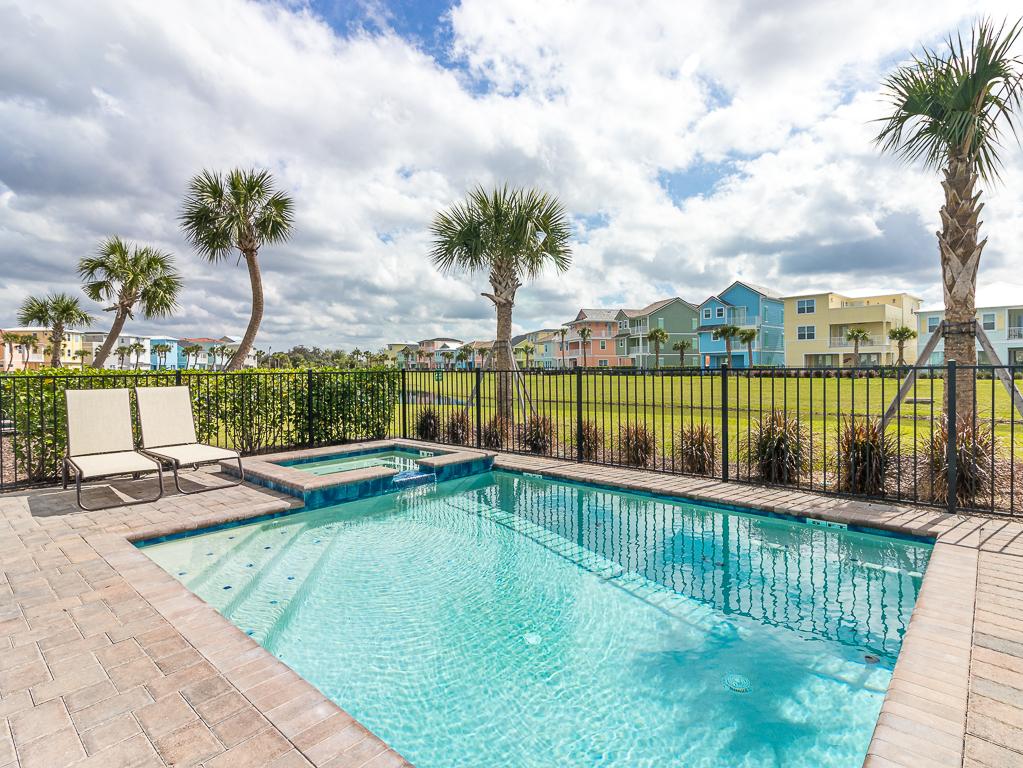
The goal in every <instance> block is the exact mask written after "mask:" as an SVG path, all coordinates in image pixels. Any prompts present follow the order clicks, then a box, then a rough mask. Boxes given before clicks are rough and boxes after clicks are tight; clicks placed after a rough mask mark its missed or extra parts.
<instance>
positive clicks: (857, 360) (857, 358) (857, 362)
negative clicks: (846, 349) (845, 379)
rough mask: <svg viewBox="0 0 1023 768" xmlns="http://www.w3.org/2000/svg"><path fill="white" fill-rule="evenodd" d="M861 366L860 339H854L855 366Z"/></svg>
mask: <svg viewBox="0 0 1023 768" xmlns="http://www.w3.org/2000/svg"><path fill="white" fill-rule="evenodd" d="M859 367H860V340H859V339H854V340H853V368H859Z"/></svg>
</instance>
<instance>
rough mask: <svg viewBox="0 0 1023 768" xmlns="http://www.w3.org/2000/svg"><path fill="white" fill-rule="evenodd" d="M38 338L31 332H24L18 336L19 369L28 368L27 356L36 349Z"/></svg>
mask: <svg viewBox="0 0 1023 768" xmlns="http://www.w3.org/2000/svg"><path fill="white" fill-rule="evenodd" d="M38 344H39V342H38V340H37V339H36V337H35V336H34V335H33V334H31V333H26V334H24V335H23V336H21V337H20V340H19V342H18V351H19V352H21V369H22V370H25V369H26V368H28V356H29V355H31V354H32V353H33V352H35V351H36V349H38V348H39V347H38Z"/></svg>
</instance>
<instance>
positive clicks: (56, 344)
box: [50, 323, 64, 368]
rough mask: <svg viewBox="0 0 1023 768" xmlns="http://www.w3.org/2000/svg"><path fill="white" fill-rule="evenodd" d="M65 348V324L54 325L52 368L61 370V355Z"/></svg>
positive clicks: (51, 338)
mask: <svg viewBox="0 0 1023 768" xmlns="http://www.w3.org/2000/svg"><path fill="white" fill-rule="evenodd" d="M63 347H64V324H63V323H54V324H53V332H52V333H51V334H50V367H51V368H60V353H61V350H62V349H63Z"/></svg>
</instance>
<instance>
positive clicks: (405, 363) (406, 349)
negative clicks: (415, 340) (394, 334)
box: [401, 344, 412, 368]
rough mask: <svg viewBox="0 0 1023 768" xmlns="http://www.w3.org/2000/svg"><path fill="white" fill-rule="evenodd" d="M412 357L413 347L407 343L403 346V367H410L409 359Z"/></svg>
mask: <svg viewBox="0 0 1023 768" xmlns="http://www.w3.org/2000/svg"><path fill="white" fill-rule="evenodd" d="M411 358H412V347H410V346H408V345H407V344H406V345H405V346H404V347H402V348H401V367H402V368H408V361H409V360H410V359H411Z"/></svg>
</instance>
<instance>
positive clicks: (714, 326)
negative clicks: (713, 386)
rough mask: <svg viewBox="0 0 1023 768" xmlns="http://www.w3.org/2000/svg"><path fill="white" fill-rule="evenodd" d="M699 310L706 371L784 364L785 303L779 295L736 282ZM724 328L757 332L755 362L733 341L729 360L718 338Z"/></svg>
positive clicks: (698, 327)
mask: <svg viewBox="0 0 1023 768" xmlns="http://www.w3.org/2000/svg"><path fill="white" fill-rule="evenodd" d="M698 309H699V325H698V326H697V332H698V334H699V337H700V365H701V366H703V367H704V368H718V367H720V366H721V365H722V364H723V363H726V362H727V363H728V364H729V365H730V366H732V367H733V368H749V367H750V366H751V365H752V366H761V365H784V364H785V302H784V301H782V297H781V295H780V294H778V293H776V292H774V291H772V290H770V289H768V288H764V287H763V286H759V285H754V284H753V283H747V282H743V281H741V280H736V281H735V282H734V283H732V284H731V285H730V286H728V287H727V288H726V289H725V290H723V291H722V292H721V293H719V294H717V295H716V296H711V297H710V298H708V299H707V300H706V301H704V302H703V303H702V304H700V306H699V308H698ZM724 325H734V326H737V327H738V328H740V329H742V328H754V329H756V331H757V337H756V339H755V340H754V341H753V359H752V360H750V359H749V352H748V350H747V348H746V345H745V344H743V343H741V342H740V341H739V340H738V339H734V338H733V339H732V359H731V360H728V355H727V349H726V344H725V340H724V339H719V338H715V332H716V331H717V330H718V329H719V328H721V326H724Z"/></svg>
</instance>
